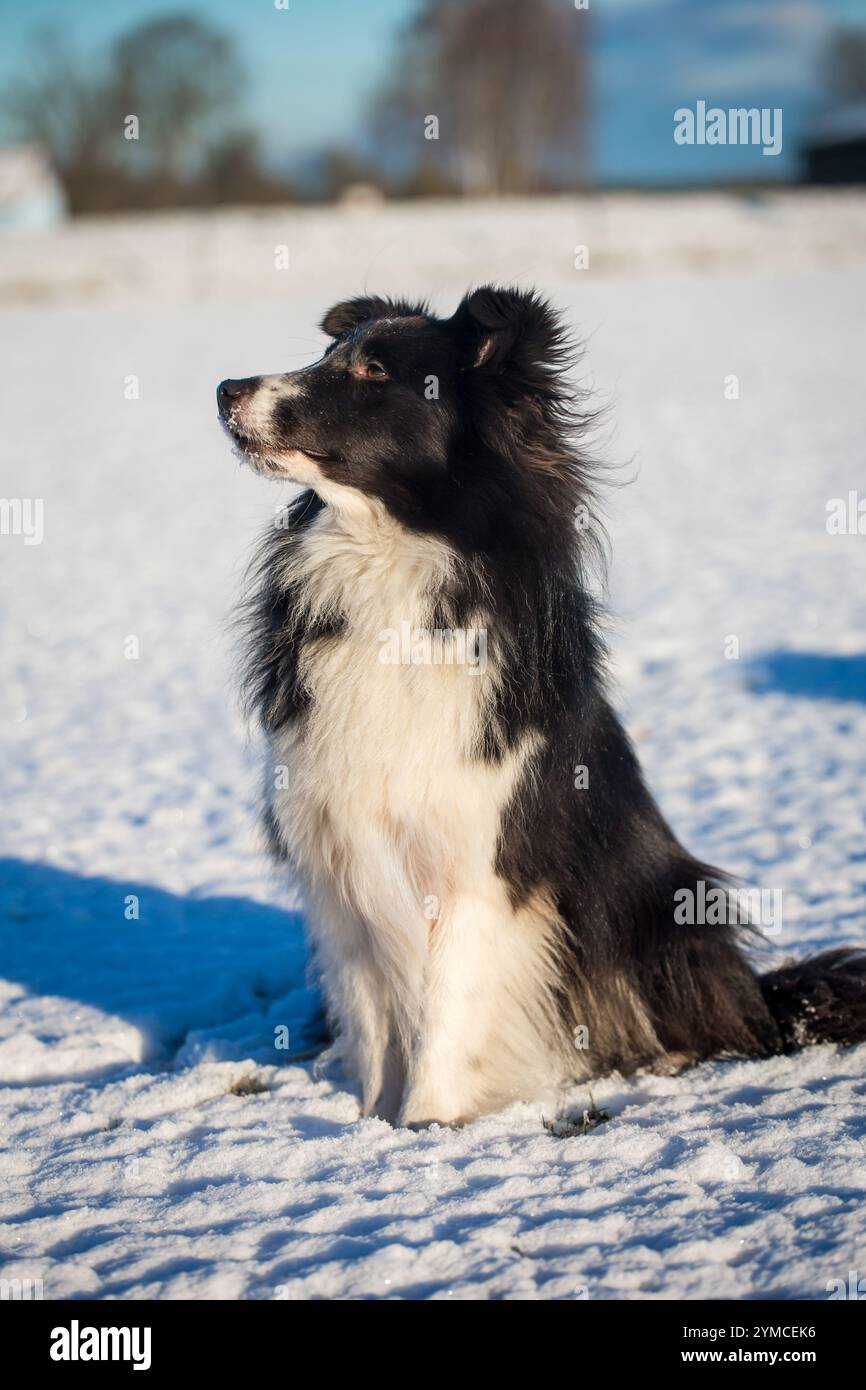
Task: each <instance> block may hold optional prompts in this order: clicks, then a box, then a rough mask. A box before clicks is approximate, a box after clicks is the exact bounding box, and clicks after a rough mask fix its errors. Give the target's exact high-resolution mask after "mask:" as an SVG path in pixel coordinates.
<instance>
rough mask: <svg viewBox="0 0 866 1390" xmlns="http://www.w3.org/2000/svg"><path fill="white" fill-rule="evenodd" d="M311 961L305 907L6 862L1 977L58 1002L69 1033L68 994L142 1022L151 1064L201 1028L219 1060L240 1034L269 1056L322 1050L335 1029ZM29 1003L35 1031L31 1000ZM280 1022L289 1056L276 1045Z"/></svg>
mask: <svg viewBox="0 0 866 1390" xmlns="http://www.w3.org/2000/svg"><path fill="white" fill-rule="evenodd" d="M306 967H307V951H306V947H305V943H304V937H303V930H302V921H301V918H300V916H299V915H298V914H297V913H291V912H285V911H282V910H281V909H280V908H278V907H273V906H269V905H267V904H265V903H259V902H255V901H253V900H251V899H249V898H241V897H225V896H223V897H205V896H195V895H192V896H186V897H182V896H179V895H178V894H175V893H171V892H168V891H166V890H165V889H163V888H157V887H154V886H153V885H152V884H143V883H134V882H122V881H115V880H113V879H108V878H88V877H83V876H80V875H78V874H75V873H70V872H68V871H66V870H64V869H58V868H54V867H52V866H50V865H47V864H39V863H31V862H28V861H26V860H22V859H0V978H2V979H3V980H6V981H9V982H11V983H12V986H13V989H14V986H15V985H20V986H22V987H23V989H24V990H25V991H26V992H27V994H28V995H41V996H44V995H49V996H53V997H55V998H56V999H57V1001H58V1002H57V1004H56V1005H54V1006H53V1007H52V1011H51V1016H52V1017H53V1018H54V1019H55V1020H57V1021H58V1023H59V1025H60V1027H61V1029H62V1026H63V1023H64V1018H65V1017H66V1016H65V1014H64V1010H63V1001H68V1004H69V1009H70V1010H73V1011H74V1010H75V1009H76V1007H77V1008H78V1010H79V1013H80V1012H81V1007H82V1006H90V1007H91V1008H94V1009H98V1010H100V1011H103V1012H105V1013H106V1014H108V1015H111V1016H113V1017H114V1018H118V1017H120V1018H122V1019H124V1020H126V1021H128V1022H130V1023H132V1024H133V1025H134V1026H136V1027H137V1028H139V1030H140V1031H141V1034H142V1039H143V1044H142V1053H143V1060H145V1061H149V1062H150V1061H153V1062H165V1061H166V1060H170V1059H171V1057H172V1056H173V1055H174V1054H175V1053H176V1051H177V1049H178V1048H179V1047H180V1046H181V1044H182V1043H183V1042H184V1040H185V1039H187V1038H188V1037H189V1035H190V1033H193V1032H195V1033H196V1034H197V1035H198V1036H201V1038H202V1039H203V1041H204V1044H205V1045H207V1043H208V1040H209V1039H213V1040H214V1042H215V1045H216V1046H217V1054H216V1055H220V1054H219V1046H222V1049H223V1051H222V1054H221V1055H224V1056H228V1055H231V1050H232V1041H231V1040H232V1039H233V1038H234V1039H235V1040H236V1041H237V1046H238V1048H240V1049H241V1053H242V1055H243V1056H250V1055H254V1056H255V1058H256V1060H261V1061H265V1060H267V1061H270V1062H280V1061H281V1060H287V1059H288V1058H290V1057H293V1056H297V1055H298V1054H299V1053H302V1052H308V1051H312V1050H315V1048H316V1047H317V1046H321V1045H323V1044H324V1041H325V1025H324V1019H323V1017H322V1013H321V1006H320V1002H319V999H318V996H317V995H316V992H315V990H314V989H313V988H312V987H311V986H310V985H309V984H308V983H307V980H306ZM20 1007H21V1027H22V1028H25V1029H26V1027H27V1026H28V1023H27V996H26V995H25V996H24V997H23V998H22V999H21V1000H20ZM39 1017H40V1016H39V1015H38V1014H37V1015H36V1020H37V1021H36V1028H37V1030H38V1029H39V1027H40V1024H39ZM75 1018H76V1015H75V1013H74V1012H73V1014H72V1019H73V1021H74V1020H75ZM281 1023H284V1024H285V1026H286V1028H287V1029H288V1031H289V1046H288V1048H287V1049H286V1050H284V1051H279V1050H277V1049H275V1046H274V1040H275V1029H276V1028H277V1027H279V1025H280V1024H281ZM220 1039H227V1040H228V1041H227V1042H222V1043H220V1041H219V1040H220ZM40 1040H41V1041H45V1042H49V1043H50V1041H51V1037H50V1036H46V1037H45V1038H43V1039H40ZM257 1040H258V1042H259V1043H260V1046H256V1043H257Z"/></svg>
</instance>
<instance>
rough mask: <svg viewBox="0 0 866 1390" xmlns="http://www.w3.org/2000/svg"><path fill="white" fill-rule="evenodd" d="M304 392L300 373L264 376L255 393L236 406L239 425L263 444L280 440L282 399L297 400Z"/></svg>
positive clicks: (236, 419) (235, 412) (235, 414)
mask: <svg viewBox="0 0 866 1390" xmlns="http://www.w3.org/2000/svg"><path fill="white" fill-rule="evenodd" d="M303 394H304V386H303V383H302V382H301V381H300V380H299V379H298V377H296V376H280V375H276V376H263V377H260V378H259V384H258V386H257V387H256V390H255V391H254V392H253V393H252V395H251V396H246V397H244V398H242V399H241V400H240V401H239V402H238V403H237V405H236V406H235V407H234V408H233V410H232V415H233V417H234V419H235V421H236V422H237V426H238V428H239V429H241V430H243V432H244V434H249V435H252V436H254V437H255V438H256V439H259V440H261V442H262V443H263V444H276V443H277V440H276V439H275V437H274V414H275V411H276V409H277V407H278V406H279V405H280V403H281V402H282V401H289V400H296V399H298V398H299V397H300V396H303Z"/></svg>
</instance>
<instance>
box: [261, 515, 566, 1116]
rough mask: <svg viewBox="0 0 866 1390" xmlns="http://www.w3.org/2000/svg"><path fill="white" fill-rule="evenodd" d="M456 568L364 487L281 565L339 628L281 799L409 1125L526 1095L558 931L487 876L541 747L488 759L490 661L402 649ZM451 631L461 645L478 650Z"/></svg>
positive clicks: (292, 730)
mask: <svg viewBox="0 0 866 1390" xmlns="http://www.w3.org/2000/svg"><path fill="white" fill-rule="evenodd" d="M455 563H456V561H455V558H454V556H453V555H451V554H450V552H449V551H448V550H447V549H446V548H445V547H444V546H442V545H441V544H440V543H439V542H437V541H435V540H432V539H429V538H426V537H416V536H413V535H412V534H410V533H409V532H407V531H405V530H403V529H402V528H401V527H399V526H398V525H397V524H396V523H395V522H393V521H392V520H390V519H389V518H388V517H387V516H386V515H385V514H384V513H383V512H381V511H380V510H379V509H377V508H374V507H373V506H371V505H370V504H369V503H366V502H362V501H359V502H358V504H357V505H356V506H354V507H352V508H350V509H349V510H348V512H347V511H345V510H337V509H333V508H326V509H325V510H324V511H323V512H322V513H320V515H319V517H318V518H317V519H316V522H315V523H314V524H313V526H312V527H311V528H310V529H309V530H308V531H307V532H306V533H305V534H303V535H302V536H301V537H299V538H298V543H297V545H296V546H295V547H294V549H293V552H292V556H291V559H290V561H289V571H288V574H287V577H289V575H290V577H291V579H292V580H293V582H294V583H295V584H298V583H300V584H301V586H302V589H303V593H304V597H305V602H306V608H307V612H308V616H309V618H310V619H311V620H313V619H321V618H323V617H331V618H333V617H334V616H336V615H341V616H342V618H343V620H344V626H343V629H342V632H341V635H340V636H339V637H336V638H326V639H322V640H319V641H313V642H309V643H307V644H306V645H305V647H304V650H303V655H302V660H301V665H300V676H301V680H302V682H303V684H304V686H305V688H306V689H307V691H308V692H309V695H310V702H309V704H308V706H307V708H306V709H305V711H304V713H303V714H302V715H301V716H300V718H298V719H296V720H295V721H293V722H292V723H291V724H290V725H288V726H286V728H285V729H284V731H283V732H282V733H281V734H280V735H279V736H278V737H277V738H276V739H275V741H274V748H273V756H274V762H275V763H276V764H277V765H278V766H284V767H285V770H286V771H285V775H284V776H282V777H279V776H278V777H277V778H276V781H277V784H278V790H277V792H276V796H275V801H274V811H275V814H276V820H277V824H278V827H279V832H280V835H281V838H282V839H283V841H284V843H285V845H286V847H287V849H288V850H289V852H290V854H291V856H292V858H293V860H294V862H295V863H296V865H297V866H298V868H299V870H300V872H301V874H302V876H303V878H304V880H305V882H306V885H307V888H308V893H309V898H310V915H311V919H312V921H311V926H312V930H313V933H314V937H315V940H316V944H317V948H318V953H319V957H320V961H321V964H322V969H323V979H324V984H325V988H326V992H327V994H328V997H329V1001H330V1004H331V1007H332V1010H333V1012H334V1013H335V1014H336V1016H337V1018H338V1019H339V1021H340V1025H341V1031H342V1034H343V1037H344V1040H345V1042H346V1046H347V1050H348V1051H349V1052H350V1054H351V1056H352V1058H353V1060H354V1063H355V1065H356V1066H357V1068H358V1070H359V1071H360V1073H361V1078H362V1082H363V1085H364V1101H365V1106H366V1108H367V1109H368V1110H376V1111H377V1112H378V1113H382V1114H386V1115H388V1116H389V1117H393V1116H394V1115H395V1114H396V1113H397V1111H398V1110H399V1111H400V1112H401V1114H402V1117H403V1118H404V1120H406V1121H407V1122H412V1121H414V1122H422V1121H425V1120H430V1119H443V1120H455V1119H459V1118H464V1117H465V1115H466V1114H467V1113H475V1112H476V1111H477V1110H478V1109H479V1108H484V1106H486V1104H487V1103H501V1102H502V1100H503V1099H508V1098H509V1096H511V1095H518V1094H521V1093H522V1092H523V1091H524V1090H525V1080H526V1072H527V1069H529V1070H530V1071H534V1070H536V1069H537V1068H538V1065H539V1050H540V1041H539V1039H538V1037H537V1036H535V1033H534V1032H533V1030H531V1029H529V1028H528V1027H527V1024H526V1022H525V1020H524V1019H523V1013H522V1006H523V1005H530V1004H532V1005H533V1007H534V1008H535V1015H536V1018H537V1017H538V1015H539V1004H540V1001H539V998H538V995H539V994H540V993H543V992H544V978H543V977H544V973H545V972H544V967H543V957H544V946H545V939H546V938H547V937H548V936H549V932H550V929H551V927H550V918H551V914H550V913H549V911H548V910H547V909H546V908H545V909H544V910H543V911H541V912H539V908H538V905H534V906H533V908H532V909H529V910H528V909H524V910H523V911H521V912H517V913H515V912H514V911H513V910H512V908H511V906H510V904H509V902H508V897H507V893H506V891H505V887H504V885H503V883H502V881H501V880H500V878H499V877H498V876H497V875H496V872H495V859H496V851H497V841H498V837H499V833H500V827H501V817H502V813H503V811H504V809H505V807H506V805H507V803H508V801H509V799H510V797H511V796H512V794H513V792H514V789H515V786H516V783H517V781H518V779H519V777H520V776H521V775H522V773H523V770H524V767H525V764H526V761H527V759H528V758H529V757H531V751H532V746H531V741H530V740H527V741H526V743H525V745H524V746H522V747H520V748H519V750H518V751H516V752H515V753H513V754H511V755H510V756H507V757H506V758H504V759H502V760H499V761H497V762H488V761H483V760H482V759H481V758H480V757H479V738H480V734H481V730H482V727H483V721H484V717H485V711H486V708H487V705H488V702H489V701H490V700H491V698H492V697H493V694H494V691H495V683H496V679H497V673H496V669H495V663H494V662H491V663H490V664H489V665H487V666H486V667H485V669H483V670H482V669H480V666H481V663H479V662H478V661H477V660H460V659H453V658H454V657H455V651H454V649H453V648H452V650H451V653H450V655H451V657H452V659H451V660H450V661H449V660H448V659H447V657H444V656H443V649H442V646H441V644H440V645H439V646H435V647H433V648H431V655H430V659H427V660H425V659H424V657H425V649H424V645H423V643H421V644H420V645H419V644H418V643H417V641H416V643H415V645H414V647H413V652H414V656H412V654H410V653H407V650H406V644H405V642H404V643H403V651H402V656H403V657H404V659H403V660H400V659H396V660H395V651H396V654H397V656H398V658H399V655H400V652H399V646H400V644H399V642H398V643H397V645H396V648H395V643H394V640H393V635H394V634H395V633H396V634H403V635H404V636H405V634H406V633H407V632H409V633H411V634H414V635H416V636H417V634H418V633H419V632H424V631H426V632H430V631H431V628H432V626H433V623H434V607H435V600H436V596H437V594H438V593H439V592H440V591H441V589H442V586H443V584H445V583H446V582H447V580H448V576H449V573H450V572H451V570H452V567H453V566H454V564H455ZM472 624H473V626H474V627H476V628H477V627H482V628H483V626H484V617H483V614H477V615H473V617H472ZM457 636H458V643H457V649H456V656H457V657H458V658H459V657H460V656H461V655H463V656H468V657H470V658H471V657H472V654H473V651H475V654H476V655H477V651H476V649H475V648H474V647H473V644H472V643H469V644H468V649H467V648H465V647H463V646H461V645H460V641H459V634H458V635H457ZM419 653H420V656H419ZM407 655H409V657H410V659H408V660H406V659H405V658H406V656H407ZM280 784H282V785H280ZM540 918H541V926H540V925H539V919H540ZM515 991H516V994H517V999H515V997H514V996H515ZM509 996H510V998H509ZM541 1050H542V1051H543V1048H542V1049H541ZM494 1058H495V1066H494V1063H493V1059H494ZM503 1062H504V1063H505V1065H506V1066H508V1067H513V1069H514V1075H513V1076H512V1077H510V1078H509V1077H507V1076H503V1075H502V1074H501V1073H502V1066H503ZM494 1073H495V1075H494ZM455 1107H456V1112H455ZM443 1108H444V1110H446V1111H447V1112H448V1113H443ZM428 1111H429V1112H430V1113H427V1112H428Z"/></svg>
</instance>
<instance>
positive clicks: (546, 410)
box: [217, 287, 566, 520]
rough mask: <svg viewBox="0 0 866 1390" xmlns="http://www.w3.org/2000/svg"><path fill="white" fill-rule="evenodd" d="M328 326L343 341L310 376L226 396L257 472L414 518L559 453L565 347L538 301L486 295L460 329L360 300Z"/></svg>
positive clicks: (231, 421) (410, 308)
mask: <svg viewBox="0 0 866 1390" xmlns="http://www.w3.org/2000/svg"><path fill="white" fill-rule="evenodd" d="M322 328H323V330H324V332H325V333H326V334H327V335H328V336H329V337H330V338H331V343H330V344H329V346H328V347H327V349H326V350H325V352H324V354H323V355H322V357H320V358H319V360H318V361H317V362H314V363H313V364H312V365H311V366H309V367H304V368H302V369H301V370H300V371H294V372H286V373H278V374H276V375H273V376H254V377H247V378H244V379H242V380H233V379H228V380H226V381H223V382H221V383H220V385H219V386H218V388H217V401H218V406H219V414H220V418H221V421H222V423H223V425H224V426H225V428H226V430H227V431H228V433H229V435H230V436H231V438H232V440H233V441H234V443H235V445H236V446H237V448H238V450H239V452H240V454H241V456H242V457H243V458H244V459H245V460H246V461H248V462H249V463H250V464H251V465H252V466H253V467H254V468H255V469H256V470H257V471H258V472H260V473H263V474H265V475H267V476H270V477H275V478H285V479H289V480H293V481H296V482H301V483H306V484H307V485H309V486H311V487H312V488H313V489H314V490H315V491H317V492H318V493H319V494H320V495H321V496H322V497H323V499H324V500H325V501H328V500H334V499H337V498H339V496H340V495H341V494H344V491H345V490H346V489H349V490H351V491H352V492H354V493H361V494H363V495H365V496H367V497H372V498H377V499H379V500H380V501H382V502H384V503H385V505H386V506H389V507H391V509H392V510H394V511H397V512H398V513H400V514H401V515H403V517H404V519H409V520H413V518H414V516H415V514H416V513H420V512H424V513H425V514H428V515H429V513H430V509H431V506H432V507H433V509H434V510H436V509H441V508H444V507H446V506H448V505H450V504H451V503H452V502H453V496H454V488H455V485H456V486H457V487H460V488H465V486H466V484H467V481H468V479H469V476H470V474H471V473H472V471H473V470H475V472H476V473H477V472H479V471H480V472H484V471H485V461H489V459H490V457H491V456H494V455H495V456H497V457H498V458H500V459H501V458H502V456H503V455H506V456H507V455H509V454H510V453H516V452H517V451H519V449H521V448H523V449H526V448H527V446H528V445H529V444H531V445H532V447H534V448H536V449H540V450H541V451H542V452H544V451H545V450H546V452H547V453H548V454H550V455H551V456H552V455H553V454H554V453H555V452H556V448H557V447H560V448H561V436H562V425H563V415H564V411H565V407H564V405H563V401H564V397H563V392H562V385H561V382H560V379H559V376H560V372H561V369H562V365H563V361H564V357H565V352H566V344H565V342H564V336H563V333H562V330H561V328H560V326H559V324H558V322H557V319H556V317H555V315H554V314H553V312H552V310H551V309H550V308H549V306H548V305H547V304H546V303H545V302H544V300H542V299H541V298H540V297H539V296H537V295H535V294H533V293H531V292H526V291H521V290H500V289H496V288H493V287H487V288H485V289H479V290H476V291H474V293H472V294H470V295H467V296H466V298H465V299H464V300H463V301H462V303H461V304H460V306H459V308H458V309H457V311H456V313H455V314H454V315H453V316H452V317H451V318H449V319H440V318H436V317H435V316H433V315H431V314H430V313H429V312H428V311H427V309H426V307H425V306H424V305H420V304H418V305H413V304H409V303H405V302H401V301H395V300H388V299H380V298H366V297H365V298H358V299H352V300H347V301H345V302H344V303H341V304H337V305H335V307H334V308H332V309H331V310H330V311H329V312H328V313H327V314H326V315H325V317H324V319H323V320H322ZM470 490H471V488H470Z"/></svg>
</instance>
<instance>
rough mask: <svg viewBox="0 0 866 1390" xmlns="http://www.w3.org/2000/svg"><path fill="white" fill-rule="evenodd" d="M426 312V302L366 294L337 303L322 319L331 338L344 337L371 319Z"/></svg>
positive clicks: (322, 325) (325, 331) (400, 316)
mask: <svg viewBox="0 0 866 1390" xmlns="http://www.w3.org/2000/svg"><path fill="white" fill-rule="evenodd" d="M426 312H427V306H426V305H425V304H408V303H407V302H406V301H405V300H402V299H385V298H383V297H382V296H381V295H378V294H372V295H366V294H364V295H359V296H358V297H357V298H356V299H344V300H343V302H342V304H335V305H334V307H333V309H329V310H328V312H327V313H326V315H325V317H324V318H323V319H322V322H321V329H322V332H323V333H327V335H328V337H329V338H342V336H343V334H344V333H350V332H351V331H352V329H353V328H357V327H358V325H359V324H361V323H368V322H369V321H370V319H391V318H413V317H415V316H417V315H418V314H425V313H426Z"/></svg>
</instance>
